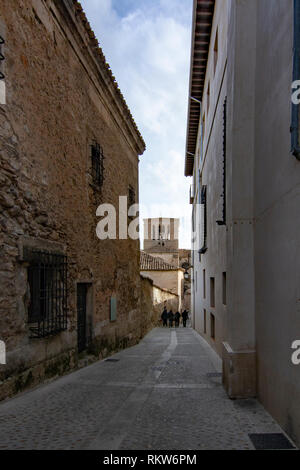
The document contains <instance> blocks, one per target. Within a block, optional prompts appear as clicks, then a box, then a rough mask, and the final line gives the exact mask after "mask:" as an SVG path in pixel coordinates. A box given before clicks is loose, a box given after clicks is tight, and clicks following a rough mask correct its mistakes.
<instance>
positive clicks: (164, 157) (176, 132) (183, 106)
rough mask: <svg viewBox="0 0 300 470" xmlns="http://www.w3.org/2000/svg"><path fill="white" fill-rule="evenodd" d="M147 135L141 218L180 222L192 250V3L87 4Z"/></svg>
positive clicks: (127, 0)
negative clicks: (188, 148) (187, 161)
mask: <svg viewBox="0 0 300 470" xmlns="http://www.w3.org/2000/svg"><path fill="white" fill-rule="evenodd" d="M81 3H82V6H83V8H84V10H85V12H86V15H87V17H88V19H89V21H90V23H91V26H92V28H93V30H94V31H95V34H96V36H97V38H98V40H99V43H100V46H101V47H102V49H103V52H104V54H105V56H106V59H107V61H108V62H109V64H110V66H111V69H112V71H113V74H114V76H115V77H116V79H117V81H118V84H119V86H120V88H121V90H122V93H123V95H124V97H125V99H126V101H127V104H128V106H129V108H130V110H131V112H132V114H133V117H134V119H135V121H136V123H137V125H138V127H139V129H140V131H141V133H142V135H143V137H144V140H145V142H146V145H147V150H146V152H145V153H144V155H143V156H142V157H141V163H140V203H141V218H144V217H148V216H149V217H160V216H161V217H180V218H181V231H180V246H181V247H182V248H188V247H190V216H191V209H190V206H189V205H188V192H189V185H190V180H189V179H188V178H185V177H184V155H185V139H186V125H187V104H188V86H189V63H190V45H191V22H192V3H193V2H192V0H81Z"/></svg>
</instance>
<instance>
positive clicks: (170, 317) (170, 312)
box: [168, 310, 174, 328]
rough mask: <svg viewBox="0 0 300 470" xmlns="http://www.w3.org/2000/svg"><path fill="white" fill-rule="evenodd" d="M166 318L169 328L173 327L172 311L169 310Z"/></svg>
mask: <svg viewBox="0 0 300 470" xmlns="http://www.w3.org/2000/svg"><path fill="white" fill-rule="evenodd" d="M168 319H169V328H172V327H173V321H174V313H173V311H172V310H170V311H169V314H168Z"/></svg>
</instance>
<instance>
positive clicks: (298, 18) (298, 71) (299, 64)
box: [291, 0, 300, 160]
mask: <svg viewBox="0 0 300 470" xmlns="http://www.w3.org/2000/svg"><path fill="white" fill-rule="evenodd" d="M298 80H300V0H294V67H293V82H295V81H298ZM299 125H300V119H299V104H294V103H293V104H292V127H291V132H292V153H293V155H294V156H295V157H296V158H298V160H300V142H299Z"/></svg>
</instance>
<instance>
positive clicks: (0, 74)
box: [0, 36, 5, 80]
mask: <svg viewBox="0 0 300 470" xmlns="http://www.w3.org/2000/svg"><path fill="white" fill-rule="evenodd" d="M4 44H5V41H4V38H3V37H2V36H0V80H4V78H5V76H4V73H3V65H2V63H3V61H4V59H5V57H4V54H3V45H4Z"/></svg>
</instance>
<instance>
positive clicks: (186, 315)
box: [182, 310, 189, 328]
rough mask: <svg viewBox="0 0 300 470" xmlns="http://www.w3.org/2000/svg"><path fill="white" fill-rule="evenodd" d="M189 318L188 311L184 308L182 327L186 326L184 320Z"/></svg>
mask: <svg viewBox="0 0 300 470" xmlns="http://www.w3.org/2000/svg"><path fill="white" fill-rule="evenodd" d="M188 318H189V313H188V311H187V310H184V311H183V312H182V323H183V327H184V328H186V321H187V320H188Z"/></svg>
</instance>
